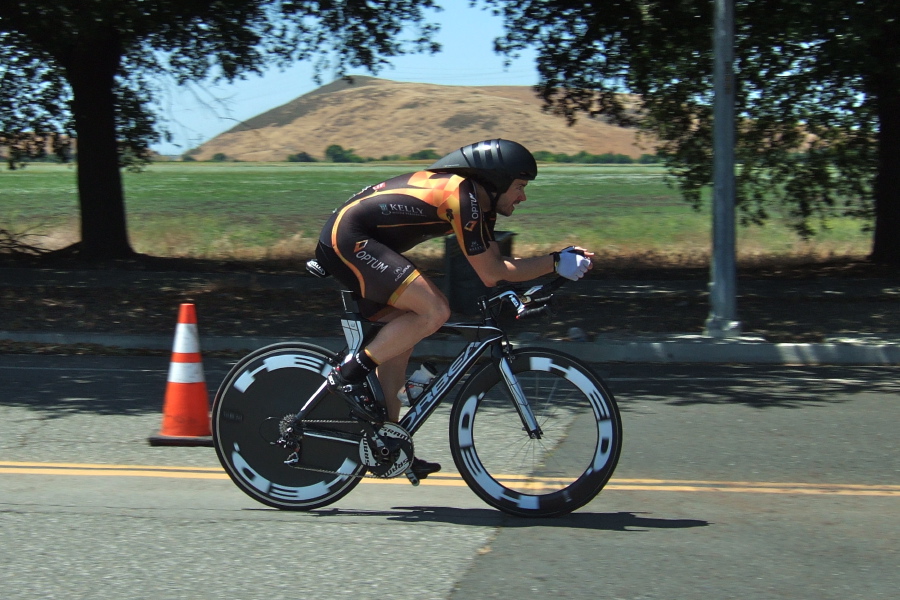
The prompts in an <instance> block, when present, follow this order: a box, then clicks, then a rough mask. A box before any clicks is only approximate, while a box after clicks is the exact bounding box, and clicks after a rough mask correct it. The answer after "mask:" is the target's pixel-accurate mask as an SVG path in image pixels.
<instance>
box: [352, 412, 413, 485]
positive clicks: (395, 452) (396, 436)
mask: <svg viewBox="0 0 900 600" xmlns="http://www.w3.org/2000/svg"><path fill="white" fill-rule="evenodd" d="M375 435H376V436H377V438H378V439H376V438H373V437H371V436H366V437H365V438H363V439H362V440H360V442H359V459H360V460H361V461H362V463H363V464H364V465H366V469H367V470H368V471H369V473H371V474H372V475H374V476H376V477H381V478H385V479H389V478H391V477H397V476H398V475H400V474H402V473H405V472H406V470H407V469H409V466H410V463H411V462H412V459H413V456H415V454H414V452H413V442H412V436H411V435H409V433H408V432H407V431H406V430H405V429H403V428H402V427H400V426H399V425H397V424H396V423H385V424H383V425H382V426H381V428H379V429H378V431H376V432H375ZM379 441H380V442H381V444H379ZM385 453H386V454H385Z"/></svg>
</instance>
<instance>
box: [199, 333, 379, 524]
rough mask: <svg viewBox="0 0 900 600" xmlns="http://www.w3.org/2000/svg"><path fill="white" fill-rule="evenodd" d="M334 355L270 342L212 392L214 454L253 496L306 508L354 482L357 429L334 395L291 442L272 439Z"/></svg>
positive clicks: (358, 468)
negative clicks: (289, 445) (288, 444)
mask: <svg viewBox="0 0 900 600" xmlns="http://www.w3.org/2000/svg"><path fill="white" fill-rule="evenodd" d="M336 360H337V357H336V356H335V355H334V354H333V353H332V352H330V351H328V350H326V349H324V348H320V347H318V346H313V345H309V344H303V343H281V344H273V345H271V346H266V347H265V348H260V349H259V350H256V351H254V352H251V353H250V354H248V355H247V356H245V357H244V358H243V359H241V360H240V361H239V362H238V363H237V364H236V365H235V366H234V367H233V368H232V369H231V371H230V372H229V373H228V375H227V376H226V377H225V379H224V380H223V382H222V385H221V386H220V387H219V390H218V391H217V392H216V397H215V400H214V402H213V408H212V434H213V443H214V445H215V448H216V453H217V454H218V456H219V461H220V462H221V463H222V466H223V467H225V471H226V472H227V473H228V475H229V476H230V477H231V479H232V481H234V483H235V484H237V486H238V487H239V488H240V489H241V490H243V491H244V492H245V493H247V494H248V495H249V496H251V497H252V498H254V499H255V500H258V501H259V502H262V503H263V504H267V505H269V506H273V507H276V508H281V509H289V510H310V509H313V508H318V507H321V506H325V505H327V504H331V503H332V502H335V501H337V500H338V499H340V498H342V497H343V496H345V495H346V494H348V493H349V492H350V491H351V490H352V489H353V488H354V487H355V486H356V484H357V483H359V481H360V480H359V477H360V476H361V475H362V474H363V473H364V471H365V468H364V466H363V465H362V464H361V461H360V457H359V440H360V435H359V434H360V427H359V425H354V424H353V422H352V420H348V415H349V410H348V409H347V405H346V403H345V402H344V401H343V400H341V399H339V398H338V397H337V396H334V395H331V394H329V395H328V396H326V397H325V398H323V400H322V401H321V402H320V403H319V404H318V405H317V406H316V408H315V409H314V410H313V411H312V412H311V413H310V414H308V415H306V418H307V419H308V420H310V421H311V422H312V421H314V422H316V425H315V426H314V427H313V430H311V431H308V432H306V433H305V434H304V435H302V436H299V439H298V440H297V447H296V448H293V449H292V448H285V447H284V446H283V445H279V444H278V443H277V442H278V440H279V438H281V437H282V435H283V432H284V430H285V428H286V427H287V426H290V425H291V424H292V423H291V421H292V418H293V415H295V414H296V413H297V412H298V411H299V410H300V408H301V407H302V406H303V405H304V404H305V403H306V401H307V399H309V398H310V396H312V395H313V393H314V392H316V390H318V389H319V388H320V387H321V386H322V383H323V382H324V381H325V377H326V376H327V375H328V373H329V372H330V371H331V369H332V368H333V365H334V364H335V361H336ZM295 429H297V430H300V429H302V426H301V427H295ZM295 450H296V452H295ZM292 455H293V457H292ZM292 458H293V460H291V459H292ZM288 463H291V464H288Z"/></svg>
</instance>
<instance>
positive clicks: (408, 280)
mask: <svg viewBox="0 0 900 600" xmlns="http://www.w3.org/2000/svg"><path fill="white" fill-rule="evenodd" d="M419 275H421V273H419V270H418V269H413V272H412V273H410V274H409V275H407V277H406V279H404V280H403V283H401V284H400V287H398V288H397V289H396V290H394V293H393V294H391V297H390V298H388V304H390V305H391V306H394V303H395V302H396V301H397V299H398V298H400V295H401V294H402V293H403V292H405V291H406V288H408V287H409V286H410V284H412V282H413V281H415V280H416V278H417V277H418V276H419Z"/></svg>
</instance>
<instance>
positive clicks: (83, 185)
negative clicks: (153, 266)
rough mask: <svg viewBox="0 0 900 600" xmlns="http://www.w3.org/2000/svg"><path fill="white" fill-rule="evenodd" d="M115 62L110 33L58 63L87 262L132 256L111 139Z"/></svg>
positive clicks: (116, 48) (116, 49)
mask: <svg viewBox="0 0 900 600" xmlns="http://www.w3.org/2000/svg"><path fill="white" fill-rule="evenodd" d="M121 58H122V49H121V46H120V44H119V43H118V39H117V37H116V34H115V33H114V32H112V31H109V32H108V33H107V34H106V35H98V36H93V37H92V38H88V39H84V38H82V39H80V40H79V41H78V42H77V43H76V45H74V46H72V47H70V48H69V49H68V51H67V52H66V55H65V56H62V57H60V63H61V64H62V65H63V67H64V68H65V70H66V76H67V78H68V81H69V84H70V85H71V86H72V96H73V100H72V112H73V114H74V118H75V133H76V136H77V140H76V144H77V149H78V159H77V162H78V167H77V168H78V170H77V173H78V197H79V204H80V208H81V248H80V250H81V255H82V256H83V257H85V258H87V259H116V258H128V257H131V256H134V254H135V253H134V250H133V249H132V248H131V244H130V242H129V241H128V228H127V224H126V219H125V196H124V193H123V190H122V175H121V171H120V169H119V155H118V143H117V136H116V101H115V95H114V93H113V86H114V84H115V74H116V71H117V70H118V68H119V63H120V61H121Z"/></svg>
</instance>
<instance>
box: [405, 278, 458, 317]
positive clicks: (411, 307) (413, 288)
mask: <svg viewBox="0 0 900 600" xmlns="http://www.w3.org/2000/svg"><path fill="white" fill-rule="evenodd" d="M391 306H394V307H396V308H399V309H400V310H403V311H410V312H414V313H416V314H420V315H421V314H425V313H429V312H434V311H438V312H446V313H449V311H450V308H449V305H448V303H447V298H446V296H444V294H443V293H442V292H441V290H440V289H438V287H437V286H436V285H435V284H434V282H433V281H431V280H430V279H429V278H427V277H425V276H420V277H417V278H416V279H415V280H414V281H412V282H410V283H409V285H407V286H406V289H405V290H403V293H402V294H400V295H399V296H397V298H396V299H395V300H394V301H393V302H391ZM448 317H449V315H448Z"/></svg>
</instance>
